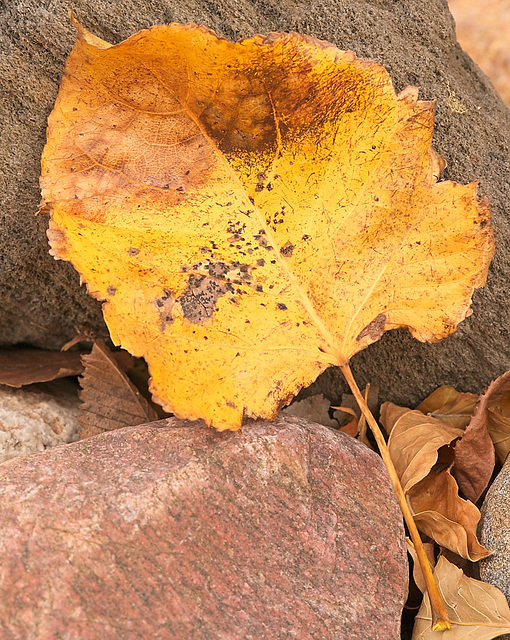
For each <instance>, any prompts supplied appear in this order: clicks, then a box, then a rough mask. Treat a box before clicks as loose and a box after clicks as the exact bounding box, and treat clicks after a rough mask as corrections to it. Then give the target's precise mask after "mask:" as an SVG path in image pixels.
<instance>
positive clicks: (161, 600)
mask: <svg viewBox="0 0 510 640" xmlns="http://www.w3.org/2000/svg"><path fill="white" fill-rule="evenodd" d="M0 531H2V535H1V536H0V566H1V567H2V571H1V572H0V636H1V637H2V638H9V640H26V639H27V638H57V637H58V638H60V637H64V636H65V637H66V638H68V639H69V640H76V639H78V638H79V639H80V640H95V639H97V640H110V639H115V638H119V639H120V638H122V640H135V639H136V640H147V638H157V639H158V640H167V639H168V640H170V639H171V640H190V638H193V639H194V640H200V639H204V640H205V639H206V638H214V639H218V640H219V639H223V640H227V639H228V640H241V639H242V640H250V639H253V640H254V639H255V638H256V639H257V640H264V639H267V640H274V639H275V638H281V639H283V638H299V639H305V638H306V639H310V640H313V639H317V640H319V639H320V640H333V639H334V640H342V639H345V640H352V639H353V638H359V639H360V640H377V639H381V640H382V639H384V640H394V639H395V638H397V637H398V636H399V624H400V613H401V609H402V606H403V603H404V600H405V597H406V592H407V561H406V556H405V544H404V530H403V526H402V519H401V516H400V513H399V509H398V506H397V503H396V500H395V498H394V496H393V494H392V490H391V488H390V484H389V481H388V479H387V476H386V473H385V471H384V469H383V465H382V462H381V460H380V458H378V457H377V456H376V455H375V454H374V453H372V452H371V451H369V450H368V449H367V448H365V447H364V446H363V445H361V444H359V443H358V442H356V441H355V440H354V439H352V438H349V437H348V436H345V435H343V434H339V433H335V432H333V431H331V430H329V429H327V428H326V427H322V426H319V425H315V424H313V423H309V422H306V421H304V420H302V419H300V418H287V419H286V420H281V419H280V420H279V421H277V422H275V423H264V422H258V423H252V424H250V425H248V426H247V427H246V428H245V429H244V430H243V432H242V433H239V432H236V433H233V432H223V433H218V432H215V431H214V430H212V429H210V428H207V427H205V426H204V425H203V424H202V423H196V422H195V423H186V422H182V421H178V420H176V419H169V420H167V421H163V422H160V423H152V424H150V425H144V426H141V427H129V428H127V429H121V430H117V431H113V432H109V433H107V434H105V435H101V436H97V437H94V438H89V439H88V440H83V441H81V442H78V443H75V444H71V445H67V446H65V447H59V448H57V449H53V450H51V451H48V452H46V453H44V454H36V455H33V456H30V457H27V458H23V459H17V460H10V461H9V462H6V463H4V464H3V465H1V466H0Z"/></svg>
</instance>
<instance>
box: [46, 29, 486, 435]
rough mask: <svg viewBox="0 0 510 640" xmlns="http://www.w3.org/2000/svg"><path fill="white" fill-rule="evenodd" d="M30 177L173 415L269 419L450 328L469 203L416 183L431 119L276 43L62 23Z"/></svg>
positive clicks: (374, 67) (470, 244)
mask: <svg viewBox="0 0 510 640" xmlns="http://www.w3.org/2000/svg"><path fill="white" fill-rule="evenodd" d="M77 30H78V37H77V41H76V45H75V48H74V50H73V52H72V53H71V55H70V57H69V59H68V62H67V66H66V73H65V76H64V78H63V81H62V85H61V89H60V93H59V96H58V99H57V102H56V105H55V109H54V110H53V112H52V114H51V116H50V118H49V128H48V142H47V145H46V148H45V151H44V155H43V160H42V178H41V184H42V191H43V198H44V201H45V202H46V204H47V208H48V209H49V210H50V211H51V223H50V230H49V233H48V235H49V239H50V243H51V246H52V252H53V254H54V255H55V256H56V257H59V258H62V259H65V260H69V261H71V262H72V263H73V265H74V266H75V268H76V269H77V270H78V271H79V272H80V274H81V277H82V279H83V280H84V281H85V282H86V283H87V285H88V288H89V291H90V292H91V293H92V294H93V295H95V296H96V297H98V298H99V299H101V300H104V301H105V304H104V315H105V319H106V322H107V324H108V327H109V329H110V333H111V336H112V339H113V340H114V342H115V343H117V344H121V345H122V346H123V347H124V348H126V349H127V350H128V351H130V352H131V353H133V354H134V355H136V356H143V357H144V358H145V359H146V360H147V362H148V364H149V368H150V372H151V375H152V386H151V389H152V392H153V394H154V396H155V397H156V398H157V399H158V400H159V401H160V402H161V403H162V404H163V405H164V406H165V408H167V409H168V410H169V411H172V412H174V413H175V414H176V415H177V416H179V417H187V418H192V419H193V418H203V419H205V420H206V421H207V422H208V423H211V424H213V425H214V426H216V427H217V428H220V429H224V428H232V429H235V428H239V426H240V425H241V421H242V418H243V416H261V417H263V418H273V417H274V416H275V414H276V412H277V410H278V408H279V407H281V406H283V405H284V404H286V403H287V402H288V400H289V399H290V398H291V397H292V396H293V395H294V394H295V393H296V392H297V391H298V390H299V389H300V388H301V387H302V386H305V385H308V384H310V383H311V382H312V381H313V380H314V379H315V378H316V377H317V376H318V375H319V373H321V372H322V371H324V369H326V368H327V367H328V366H330V365H342V364H345V363H346V362H348V361H349V359H350V358H351V357H352V356H353V355H354V354H355V353H357V352H358V351H360V350H361V349H363V348H365V347H366V346H368V345H369V344H371V343H372V342H375V341H376V340H378V339H379V337H380V336H381V335H382V334H383V332H384V331H386V330H388V329H393V328H397V327H400V326H404V327H407V328H408V329H409V330H410V331H411V333H412V334H413V335H414V336H415V337H416V338H418V339H419V340H422V341H431V342H433V341H437V340H440V339H441V338H443V337H445V336H447V335H449V334H451V333H452V332H453V331H454V330H455V328H456V327H457V325H458V323H459V322H460V321H461V320H463V319H464V318H465V317H466V315H468V314H469V312H470V311H469V305H470V300H471V295H472V292H473V289H474V288H475V287H479V286H481V285H482V284H483V283H484V281H485V278H486V273H487V268H488V264H489V262H490V259H491V256H492V252H493V242H492V231H491V227H490V224H489V223H488V221H489V208H488V205H487V203H486V201H480V200H479V199H478V197H477V194H476V183H472V184H470V185H467V186H462V185H458V184H455V183H452V182H438V176H439V173H440V171H441V169H442V168H443V167H444V162H443V161H442V160H441V159H440V158H439V157H438V156H437V154H436V153H435V152H434V151H433V150H432V148H431V138H432V129H433V120H434V103H433V102H421V101H419V100H418V99H417V89H415V88H408V89H406V90H405V91H403V92H402V93H401V94H400V95H398V96H397V95H396V94H395V91H394V89H393V87H392V84H391V80H390V77H389V75H388V73H387V72H386V70H385V69H384V68H383V67H381V66H380V65H378V64H376V63H374V62H371V61H367V60H360V59H357V58H356V57H355V55H354V54H353V53H352V52H344V51H340V50H338V49H337V48H336V47H334V46H333V45H330V44H328V43H326V42H322V41H318V40H315V39H312V38H309V37H305V36H301V35H298V34H270V35H269V36H267V37H263V36H254V37H253V38H249V39H246V40H242V41H240V42H238V43H230V42H227V41H226V40H223V39H221V38H218V37H216V35H214V34H213V33H212V32H210V31H208V30H207V29H205V28H202V27H197V26H195V25H185V26H183V25H178V24H172V25H169V26H161V27H153V28H151V29H149V30H146V31H142V32H140V33H138V34H136V35H134V36H132V37H131V38H129V39H128V40H126V41H124V42H122V43H120V44H118V45H115V46H111V45H109V44H108V43H106V42H104V41H102V40H100V39H98V38H96V37H95V36H93V35H91V34H90V33H88V32H87V31H86V30H85V29H83V28H82V27H80V26H79V25H77Z"/></svg>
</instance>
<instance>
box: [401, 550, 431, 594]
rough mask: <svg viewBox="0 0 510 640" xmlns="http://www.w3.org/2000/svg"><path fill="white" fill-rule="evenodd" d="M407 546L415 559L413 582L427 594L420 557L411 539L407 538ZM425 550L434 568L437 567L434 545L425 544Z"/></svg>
mask: <svg viewBox="0 0 510 640" xmlns="http://www.w3.org/2000/svg"><path fill="white" fill-rule="evenodd" d="M406 546H407V552H408V553H409V555H410V556H411V558H412V559H413V580H414V583H415V585H416V586H417V587H418V589H419V590H420V591H421V592H422V593H425V591H426V590H427V587H426V584H425V580H424V578H423V573H422V570H421V569H420V563H419V562H418V556H417V555H416V549H415V548H414V544H413V543H412V541H411V539H410V538H406ZM423 548H424V549H425V553H426V555H427V558H428V561H429V563H430V566H431V567H432V568H434V567H435V565H436V559H435V556H434V544H433V543H432V542H424V543H423Z"/></svg>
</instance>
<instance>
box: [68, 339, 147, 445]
mask: <svg viewBox="0 0 510 640" xmlns="http://www.w3.org/2000/svg"><path fill="white" fill-rule="evenodd" d="M83 364H84V366H85V371H84V373H83V377H82V378H81V381H80V384H81V387H82V390H81V393H80V399H81V400H82V403H83V404H82V405H81V412H82V413H81V416H80V417H79V418H78V420H79V422H80V424H81V436H82V438H88V437H90V436H93V435H97V434H99V433H103V432H104V431H111V430H113V429H120V428H122V427H127V426H134V425H137V424H144V423H146V422H153V421H154V420H158V415H157V414H156V412H155V411H154V409H153V408H152V407H151V406H150V405H149V403H148V402H147V400H146V399H145V398H144V397H143V396H142V395H141V394H140V392H139V391H138V389H137V388H136V387H135V385H134V384H133V383H132V382H131V381H130V379H129V378H128V376H127V375H126V373H125V372H124V371H122V369H121V368H120V367H119V364H118V361H117V360H116V358H115V357H114V355H113V353H112V352H111V351H110V349H108V347H107V346H106V345H105V343H104V342H103V341H102V340H96V342H95V343H94V346H93V347H92V351H91V353H90V354H88V355H85V356H83Z"/></svg>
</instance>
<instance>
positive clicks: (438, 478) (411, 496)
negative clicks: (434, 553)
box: [407, 470, 490, 562]
mask: <svg viewBox="0 0 510 640" xmlns="http://www.w3.org/2000/svg"><path fill="white" fill-rule="evenodd" d="M407 498H408V500H409V504H410V505H411V507H412V510H413V515H414V519H415V522H416V525H417V527H418V529H419V530H420V531H422V532H423V533H425V534H426V535H427V536H429V538H432V539H433V540H435V541H436V542H437V543H438V544H440V545H441V546H443V547H446V548H447V549H450V550H451V551H453V552H455V553H456V554H457V555H459V556H461V557H463V558H466V559H468V560H471V561H472V562H477V561H478V560H481V559H482V558H486V557H487V556H488V555H489V554H490V552H489V551H488V550H487V549H486V548H485V547H483V546H482V545H481V544H480V543H479V542H478V538H477V537H476V527H477V525H478V522H479V520H480V512H479V511H478V509H477V508H476V507H475V505H474V504H473V503H472V502H470V501H469V500H464V499H463V498H461V497H460V496H459V488H458V486H457V483H456V482H455V478H454V477H453V476H452V475H451V473H450V472H449V471H448V470H446V471H441V472H440V473H435V472H434V471H432V472H431V473H430V474H429V475H428V476H427V477H426V478H424V479H423V480H422V481H421V482H419V483H418V484H416V485H415V486H414V487H412V489H411V490H410V491H409V492H408V493H407Z"/></svg>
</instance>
